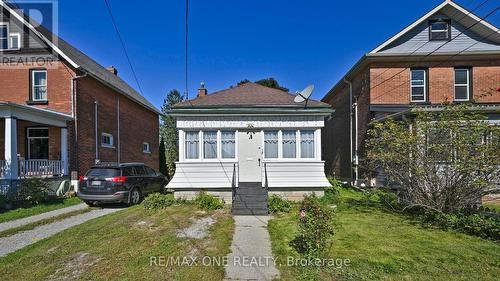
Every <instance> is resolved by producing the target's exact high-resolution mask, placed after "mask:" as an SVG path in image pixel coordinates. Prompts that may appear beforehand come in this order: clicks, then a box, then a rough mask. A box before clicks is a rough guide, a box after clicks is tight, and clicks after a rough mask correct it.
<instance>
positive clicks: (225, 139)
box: [220, 131, 236, 159]
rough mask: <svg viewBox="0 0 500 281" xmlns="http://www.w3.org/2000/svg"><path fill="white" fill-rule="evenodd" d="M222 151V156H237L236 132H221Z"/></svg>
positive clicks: (229, 157)
mask: <svg viewBox="0 0 500 281" xmlns="http://www.w3.org/2000/svg"><path fill="white" fill-rule="evenodd" d="M220 142H221V153H222V158H225V159H226V158H228V159H234V158H236V132H234V131H222V132H221V141H220Z"/></svg>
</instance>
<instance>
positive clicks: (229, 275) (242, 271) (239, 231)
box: [224, 216, 280, 281]
mask: <svg viewBox="0 0 500 281" xmlns="http://www.w3.org/2000/svg"><path fill="white" fill-rule="evenodd" d="M269 218H270V217H269V216H234V221H235V224H236V228H235V231H234V236H233V242H232V244H231V254H229V255H228V260H229V262H228V264H227V265H226V267H225V272H226V276H225V278H224V280H227V281H234V280H273V279H276V278H279V274H280V273H279V271H278V269H277V268H276V264H275V260H274V257H273V254H272V251H271V239H270V237H269V233H268V231H267V222H268V220H269ZM276 262H277V261H276Z"/></svg>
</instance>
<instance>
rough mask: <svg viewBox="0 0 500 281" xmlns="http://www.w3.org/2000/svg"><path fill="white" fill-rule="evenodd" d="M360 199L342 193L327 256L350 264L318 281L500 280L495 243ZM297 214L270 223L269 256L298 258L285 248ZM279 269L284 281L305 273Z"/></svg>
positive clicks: (324, 273) (498, 249)
mask: <svg viewBox="0 0 500 281" xmlns="http://www.w3.org/2000/svg"><path fill="white" fill-rule="evenodd" d="M363 197H364V196H363V195H362V194H361V193H359V192H357V191H354V190H345V189H343V190H342V191H341V197H340V203H339V204H338V207H337V212H336V215H335V217H334V220H335V222H334V223H335V225H336V234H335V237H334V242H333V245H332V246H331V248H330V249H329V254H328V256H329V257H330V258H334V259H337V258H338V259H349V260H350V262H351V263H350V265H349V266H347V267H344V268H342V269H335V268H333V267H330V268H324V269H322V270H320V271H319V272H320V273H319V277H320V279H321V280H332V279H334V280H497V277H498V276H500V245H498V244H496V243H495V242H492V241H488V240H484V239H481V238H477V237H472V236H469V235H466V234H462V233H457V232H453V231H444V230H440V229H435V228H424V227H422V226H421V225H420V224H419V223H418V222H414V221H412V220H410V219H409V218H408V217H405V216H402V215H400V214H397V213H392V212H390V211H387V210H386V209H384V208H382V207H381V206H380V205H379V204H376V203H373V202H368V201H366V200H364V199H363ZM296 212H297V210H295V211H292V213H291V214H282V215H280V216H278V217H276V218H275V219H273V220H271V221H270V222H269V231H270V235H271V240H272V247H273V253H274V255H276V256H278V258H279V260H281V261H286V259H287V257H288V256H293V257H298V255H297V253H296V252H295V251H294V250H293V249H292V248H291V247H290V246H289V242H290V241H291V240H292V239H293V237H294V236H295V234H296V232H297V228H296V216H297V213H296ZM279 269H280V271H281V275H282V279H283V280H295V279H296V278H297V276H304V270H302V269H300V268H297V267H288V266H286V263H284V264H283V263H282V265H281V266H280V268H279ZM306 279H307V278H306Z"/></svg>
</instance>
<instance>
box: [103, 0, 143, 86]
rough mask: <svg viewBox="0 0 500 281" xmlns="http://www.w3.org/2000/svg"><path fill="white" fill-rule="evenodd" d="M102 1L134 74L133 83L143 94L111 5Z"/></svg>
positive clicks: (106, 0)
mask: <svg viewBox="0 0 500 281" xmlns="http://www.w3.org/2000/svg"><path fill="white" fill-rule="evenodd" d="M104 3H105V4H106V8H107V10H108V13H109V16H110V18H111V21H112V22H113V26H114V28H115V31H116V35H117V36H118V39H120V43H121V45H122V49H123V52H124V53H125V57H127V61H128V64H129V66H130V69H131V70H132V75H134V79H135V83H137V87H139V92H141V94H142V95H143V92H142V87H141V83H139V79H138V78H137V74H136V72H135V69H134V66H133V65H132V61H131V60H130V56H129V55H128V52H127V48H126V47H125V41H124V40H123V38H122V36H121V34H120V31H119V30H118V26H117V24H116V20H115V17H114V16H113V12H111V7H110V5H109V3H108V0H104Z"/></svg>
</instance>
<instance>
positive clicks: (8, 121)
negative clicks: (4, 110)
mask: <svg viewBox="0 0 500 281" xmlns="http://www.w3.org/2000/svg"><path fill="white" fill-rule="evenodd" d="M4 149H5V163H6V164H7V167H6V171H5V178H6V179H17V178H18V176H19V163H18V159H17V120H16V118H13V117H6V118H5V148H4Z"/></svg>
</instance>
